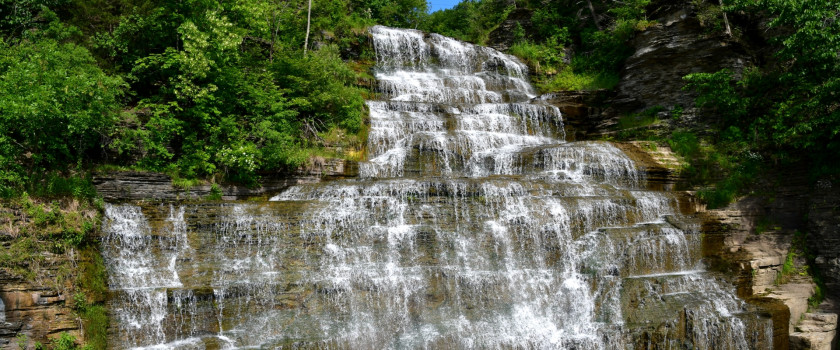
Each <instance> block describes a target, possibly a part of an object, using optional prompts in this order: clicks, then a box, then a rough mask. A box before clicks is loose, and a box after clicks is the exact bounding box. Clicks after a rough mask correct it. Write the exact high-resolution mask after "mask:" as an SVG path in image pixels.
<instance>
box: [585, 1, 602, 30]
mask: <svg viewBox="0 0 840 350" xmlns="http://www.w3.org/2000/svg"><path fill="white" fill-rule="evenodd" d="M586 3H587V4H589V13H591V14H592V22H595V27H596V28H598V30H603V28H601V25H600V24H598V15H596V14H595V6H592V0H586Z"/></svg>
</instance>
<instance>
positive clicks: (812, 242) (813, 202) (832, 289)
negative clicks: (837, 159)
mask: <svg viewBox="0 0 840 350" xmlns="http://www.w3.org/2000/svg"><path fill="white" fill-rule="evenodd" d="M807 215H808V222H807V234H808V236H807V244H808V250H809V251H810V252H811V253H813V254H815V255H816V258H815V259H814V263H815V265H816V267H817V269H818V270H819V272H820V274H821V275H822V278H823V282H825V287H826V296H827V297H829V298H831V299H833V300H835V301H838V300H840V182H838V181H837V180H836V179H831V178H825V179H821V180H818V181H817V182H816V184H815V185H814V190H813V192H812V194H811V196H810V201H809V203H808V211H807Z"/></svg>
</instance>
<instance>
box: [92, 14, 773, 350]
mask: <svg viewBox="0 0 840 350" xmlns="http://www.w3.org/2000/svg"><path fill="white" fill-rule="evenodd" d="M370 34H371V36H372V39H373V45H374V48H375V50H376V53H377V64H376V67H375V72H374V73H375V77H376V80H377V83H378V87H377V89H378V91H377V92H378V96H379V97H380V98H379V100H375V101H368V102H367V107H368V109H369V110H370V133H369V139H368V143H367V147H368V150H367V153H368V155H369V159H368V160H367V161H365V162H362V163H361V164H360V173H361V174H360V177H359V178H358V179H345V180H336V181H329V182H322V183H318V184H306V185H298V186H293V187H291V188H289V189H287V190H285V191H283V192H282V193H279V194H277V195H276V196H275V197H273V198H271V201H269V202H235V203H224V204H218V203H194V204H179V205H169V204H142V205H140V204H107V205H106V213H105V221H104V223H103V227H104V232H105V238H104V239H103V248H102V250H103V254H104V256H105V259H106V265H107V267H108V272H109V274H110V288H111V289H112V291H113V297H112V298H111V300H110V305H109V306H110V309H111V310H112V311H111V314H112V323H113V327H112V329H113V331H112V332H111V333H112V334H111V338H110V342H111V346H112V347H114V348H147V349H157V348H161V349H169V348H177V349H217V348H318V349H321V348H328V349H630V348H660V349H684V348H692V347H693V348H698V349H756V348H767V347H769V346H770V345H769V341H770V338H771V337H772V334H768V331H769V330H770V327H769V323H768V320H767V319H764V318H761V317H759V316H758V315H757V313H755V312H751V311H750V310H749V308H748V307H747V306H746V304H745V303H744V302H742V301H741V300H739V299H738V298H737V297H736V296H735V290H734V287H732V286H730V285H728V284H727V283H726V282H724V281H722V280H720V279H719V278H718V277H717V276H716V275H715V274H713V273H711V272H707V271H706V270H705V267H704V265H703V263H702V261H701V254H700V251H701V237H700V234H699V227H698V224H697V223H696V222H695V221H693V220H692V219H691V218H690V217H686V216H684V215H682V214H680V212H679V210H678V209H677V201H676V199H675V198H674V197H673V196H672V195H671V194H669V193H665V192H656V191H650V190H648V189H647V188H646V180H645V176H644V172H643V171H641V170H640V169H639V168H638V167H637V165H636V164H635V163H634V162H633V161H632V160H630V159H629V158H628V157H627V156H626V155H624V153H623V152H621V151H620V150H619V149H618V148H616V147H614V146H612V145H611V144H609V143H607V142H566V141H565V134H564V129H563V119H562V115H561V113H560V112H559V110H558V109H557V108H556V107H553V106H550V105H546V104H543V103H542V102H540V101H539V99H534V97H535V91H534V90H533V88H532V87H531V85H530V84H529V83H528V81H527V76H528V71H527V67H526V66H525V65H523V64H522V63H521V62H519V61H518V60H517V59H516V58H514V57H512V56H509V55H506V54H503V53H500V52H498V51H495V50H492V49H489V48H485V47H480V46H475V45H471V44H468V43H464V42H460V41H457V40H454V39H451V38H447V37H443V36H440V35H437V34H425V33H422V32H420V31H416V30H409V29H395V28H387V27H381V26H376V27H373V28H371V29H370Z"/></svg>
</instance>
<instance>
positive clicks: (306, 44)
mask: <svg viewBox="0 0 840 350" xmlns="http://www.w3.org/2000/svg"><path fill="white" fill-rule="evenodd" d="M311 18H312V0H309V8H308V9H307V10H306V39H304V40H303V57H306V49H307V48H308V47H309V22H310V19H311Z"/></svg>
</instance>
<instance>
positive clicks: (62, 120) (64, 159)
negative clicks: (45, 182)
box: [0, 39, 125, 191]
mask: <svg viewBox="0 0 840 350" xmlns="http://www.w3.org/2000/svg"><path fill="white" fill-rule="evenodd" d="M124 87H125V84H124V83H123V81H122V79H120V78H118V77H113V76H109V75H107V74H105V73H104V72H103V71H102V70H101V69H99V68H98V67H97V66H96V61H95V60H94V58H93V57H92V56H91V55H90V53H89V52H88V51H87V50H86V49H85V48H83V47H80V46H77V45H75V44H72V43H64V44H62V43H59V42H57V41H56V40H53V39H41V40H37V41H21V42H19V43H17V44H13V43H9V42H0V130H2V133H0V169H2V170H0V187H3V188H4V189H5V190H7V191H8V190H10V189H11V188H14V187H20V186H22V185H23V184H24V183H25V182H26V181H27V180H28V179H29V176H30V175H31V174H33V173H42V172H44V171H50V170H57V169H67V166H68V165H70V164H78V163H79V162H83V161H84V160H85V159H86V157H85V156H86V152H90V151H92V150H95V149H97V148H98V147H99V145H100V143H101V140H102V138H103V136H104V135H107V134H108V133H109V132H110V128H111V127H112V126H113V123H114V120H115V116H116V115H117V111H118V110H119V108H120V97H121V95H122V93H123V88H124Z"/></svg>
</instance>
